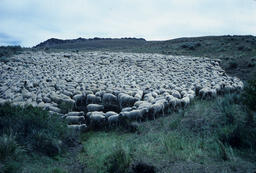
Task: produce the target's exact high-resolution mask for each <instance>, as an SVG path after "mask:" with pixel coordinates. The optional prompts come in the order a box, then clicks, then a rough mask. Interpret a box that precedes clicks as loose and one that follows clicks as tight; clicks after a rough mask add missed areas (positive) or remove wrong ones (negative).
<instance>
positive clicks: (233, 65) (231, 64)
mask: <svg viewBox="0 0 256 173" xmlns="http://www.w3.org/2000/svg"><path fill="white" fill-rule="evenodd" d="M237 66H238V64H237V63H236V62H230V63H229V68H230V69H235V68H237Z"/></svg>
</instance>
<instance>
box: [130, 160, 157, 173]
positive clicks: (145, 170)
mask: <svg viewBox="0 0 256 173" xmlns="http://www.w3.org/2000/svg"><path fill="white" fill-rule="evenodd" d="M132 170H133V172H134V173H155V172H156V169H155V167H154V166H152V165H149V164H147V163H144V162H138V163H136V164H134V165H133V166H132Z"/></svg>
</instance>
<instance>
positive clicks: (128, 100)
mask: <svg viewBox="0 0 256 173" xmlns="http://www.w3.org/2000/svg"><path fill="white" fill-rule="evenodd" d="M118 101H119V106H120V108H121V109H122V108H124V107H130V106H133V104H134V103H135V102H136V101H138V99H136V98H134V97H132V96H130V95H128V94H124V93H120V94H119V95H118Z"/></svg>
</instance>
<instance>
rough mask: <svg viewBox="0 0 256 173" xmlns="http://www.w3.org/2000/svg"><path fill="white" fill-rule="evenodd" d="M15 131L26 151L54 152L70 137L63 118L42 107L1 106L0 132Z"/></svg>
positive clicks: (19, 142)
mask: <svg viewBox="0 0 256 173" xmlns="http://www.w3.org/2000/svg"><path fill="white" fill-rule="evenodd" d="M10 132H12V133H14V134H16V141H17V143H18V144H19V145H21V146H24V147H25V148H26V149H27V150H29V151H36V152H40V153H43V154H47V155H48V156H55V155H57V154H59V153H60V152H61V151H63V150H64V149H65V146H66V145H65V142H66V141H68V140H70V135H71V134H70V131H69V130H68V128H67V124H66V122H64V121H63V120H62V119H61V117H59V116H57V115H52V116H51V115H50V114H49V113H48V112H47V111H45V110H42V109H41V108H34V107H32V106H26V107H25V108H22V107H19V106H11V105H10V104H5V105H3V106H0V135H1V134H5V133H10Z"/></svg>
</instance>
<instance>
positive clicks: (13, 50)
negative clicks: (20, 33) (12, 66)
mask: <svg viewBox="0 0 256 173" xmlns="http://www.w3.org/2000/svg"><path fill="white" fill-rule="evenodd" d="M21 50H22V48H21V47H20V46H0V62H8V61H9V59H8V57H10V56H12V55H14V54H17V53H19V52H20V51H21Z"/></svg>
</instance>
